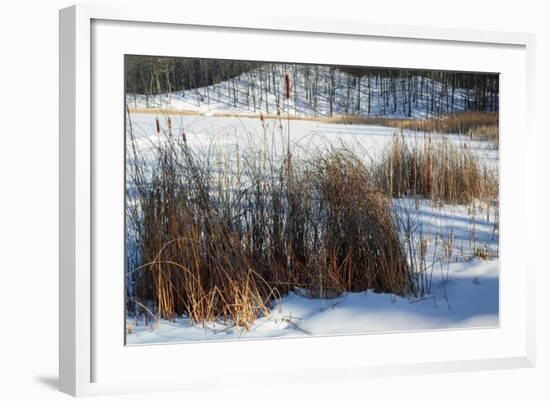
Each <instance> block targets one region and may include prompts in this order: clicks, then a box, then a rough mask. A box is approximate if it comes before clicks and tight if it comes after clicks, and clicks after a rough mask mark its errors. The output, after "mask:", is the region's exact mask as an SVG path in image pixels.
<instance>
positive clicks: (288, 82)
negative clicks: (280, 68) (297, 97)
mask: <svg viewBox="0 0 550 401" xmlns="http://www.w3.org/2000/svg"><path fill="white" fill-rule="evenodd" d="M285 87H286V98H287V100H288V99H290V75H289V74H288V72H287V73H286V74H285Z"/></svg>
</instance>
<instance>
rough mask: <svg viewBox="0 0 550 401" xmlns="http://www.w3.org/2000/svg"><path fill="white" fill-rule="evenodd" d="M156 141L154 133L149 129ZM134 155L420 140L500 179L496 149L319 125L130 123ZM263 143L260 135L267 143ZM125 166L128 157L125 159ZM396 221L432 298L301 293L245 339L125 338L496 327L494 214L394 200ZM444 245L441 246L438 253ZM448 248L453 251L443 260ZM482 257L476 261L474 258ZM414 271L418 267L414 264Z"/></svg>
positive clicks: (135, 335) (161, 332)
mask: <svg viewBox="0 0 550 401" xmlns="http://www.w3.org/2000/svg"><path fill="white" fill-rule="evenodd" d="M157 119H158V121H159V128H160V130H161V134H160V135H157V133H156V124H157V122H156V120H157ZM130 123H131V126H132V129H133V132H134V135H135V137H136V143H137V144H138V148H139V150H140V154H144V155H146V154H147V152H148V151H151V150H152V149H154V148H155V147H156V146H158V144H159V143H160V142H161V141H163V138H164V137H165V136H166V135H173V136H181V135H182V134H185V138H186V140H187V142H188V144H189V145H190V146H192V147H194V148H196V149H199V150H202V151H208V150H209V149H211V148H212V146H213V144H215V145H214V146H215V147H218V148H223V149H225V150H226V151H227V150H232V149H238V148H239V147H240V148H241V149H242V148H243V147H244V145H245V144H250V143H251V141H252V142H255V141H261V140H266V139H265V138H266V136H267V135H269V137H270V138H271V140H272V141H273V142H277V141H279V142H278V143H280V144H283V143H284V142H285V141H286V140H287V139H286V138H287V133H288V129H289V128H290V142H291V143H292V145H293V147H296V148H300V147H303V148H307V149H312V148H314V149H323V148H326V147H328V146H331V144H334V143H338V142H340V143H344V144H346V145H347V146H350V147H352V148H353V149H354V150H355V151H357V152H358V153H360V154H364V155H365V158H366V160H367V159H368V158H374V157H376V155H377V154H378V153H379V152H380V151H381V150H382V149H384V148H385V147H386V146H388V145H389V144H390V143H391V141H392V138H394V136H395V135H402V136H403V137H404V138H405V140H406V141H407V142H409V143H411V144H421V143H422V141H425V140H441V138H442V137H445V138H446V139H445V140H449V141H451V142H453V143H455V144H457V145H458V146H464V147H466V146H467V147H469V148H470V149H471V150H472V152H473V154H474V155H475V156H476V157H478V158H479V159H480V160H483V161H484V162H485V163H486V165H487V166H488V167H489V168H492V169H498V151H497V150H495V149H494V147H493V145H491V144H489V143H486V142H482V141H471V140H469V139H467V138H465V137H463V136H455V135H447V136H443V135H441V134H435V136H434V134H432V135H428V134H423V133H418V132H407V131H405V132H401V131H398V130H397V129H395V128H388V127H380V126H370V125H344V124H326V123H321V122H316V121H311V120H290V121H287V120H285V119H284V118H283V119H282V120H278V119H265V120H264V121H262V120H260V118H244V117H212V116H206V115H171V116H170V123H169V122H168V115H167V114H159V115H155V114H150V113H133V112H131V113H130V121H128V122H127V124H130ZM266 133H267V134H266ZM129 157H131V155H130V153H129ZM394 205H395V208H396V212H397V215H398V219H403V220H404V219H408V220H409V221H412V222H413V224H414V225H415V226H417V227H418V228H419V229H420V230H422V232H423V233H424V234H423V235H424V236H425V238H426V240H427V243H428V251H427V253H426V256H425V260H422V263H424V265H425V266H426V268H427V269H429V272H430V280H431V292H430V293H429V294H428V295H426V296H423V297H418V298H402V297H399V296H395V295H389V294H377V293H374V292H372V291H365V292H359V293H344V294H343V295H341V296H339V297H337V298H333V299H309V298H307V297H305V296H304V294H303V293H302V292H301V291H300V289H296V291H294V292H291V293H290V294H288V295H286V296H285V297H283V298H282V299H280V300H279V302H278V303H277V304H276V305H273V306H272V308H271V313H270V315H269V316H264V317H261V318H259V319H257V320H256V321H255V322H254V323H253V325H252V327H251V329H250V330H249V331H246V330H243V329H240V328H238V327H233V326H231V325H229V326H227V325H224V324H223V322H210V323H208V324H205V325H204V326H196V325H193V324H192V323H191V322H190V321H189V320H187V319H186V318H185V317H180V318H178V319H176V320H175V321H164V320H163V321H160V323H159V322H157V321H155V320H148V321H145V318H144V317H143V316H141V317H139V318H133V317H131V318H128V320H127V326H128V325H131V326H132V334H127V336H126V340H127V343H128V344H146V343H163V342H182V341H203V340H229V339H239V338H241V339H247V338H272V337H300V336H311V335H319V336H322V335H334V334H358V333H374V332H388V331H409V330H432V329H451V328H473V327H476V328H477V327H496V326H498V322H499V318H498V316H499V258H498V252H499V249H498V228H497V227H496V222H497V221H498V218H497V212H498V205H497V206H496V209H495V206H494V205H477V206H472V205H470V206H457V205H435V204H432V203H431V202H429V201H427V200H411V199H394ZM444 244H446V245H444ZM445 246H447V248H449V246H450V250H448V251H446V252H443V248H444V247H445ZM480 256H481V257H480ZM419 262H420V261H416V263H419Z"/></svg>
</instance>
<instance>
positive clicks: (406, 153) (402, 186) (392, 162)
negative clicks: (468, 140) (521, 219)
mask: <svg viewBox="0 0 550 401" xmlns="http://www.w3.org/2000/svg"><path fill="white" fill-rule="evenodd" d="M373 177H374V180H375V182H376V185H377V187H379V188H381V190H382V191H383V192H384V193H386V194H388V195H389V196H392V197H398V198H400V197H404V196H413V197H415V196H422V197H425V198H427V199H431V200H435V201H440V202H445V203H461V204H468V203H470V202H472V201H474V200H478V199H480V200H484V201H493V200H495V199H497V198H498V176H497V173H496V172H495V171H494V170H492V169H490V168H488V167H487V166H485V165H484V164H483V163H481V162H480V161H479V160H478V159H477V158H476V157H475V156H474V155H473V153H472V151H471V150H470V148H469V147H468V146H467V145H466V144H465V145H464V146H458V145H454V144H452V143H451V142H450V141H449V140H448V139H445V138H437V137H436V138H435V139H433V140H432V139H431V138H430V139H429V140H426V141H423V142H422V144H412V145H411V144H409V143H407V142H406V140H405V139H404V138H403V137H402V136H400V135H395V136H394V138H393V140H392V143H391V144H390V146H389V147H388V148H387V149H386V151H385V152H384V155H383V156H382V158H381V160H380V161H379V162H378V163H377V164H375V166H374V168H373Z"/></svg>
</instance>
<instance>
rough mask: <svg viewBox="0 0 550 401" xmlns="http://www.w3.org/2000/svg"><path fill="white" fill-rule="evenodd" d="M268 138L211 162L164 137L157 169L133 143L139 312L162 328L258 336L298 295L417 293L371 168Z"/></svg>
mask: <svg viewBox="0 0 550 401" xmlns="http://www.w3.org/2000/svg"><path fill="white" fill-rule="evenodd" d="M263 127H264V128H263V129H264V132H263V134H264V140H263V141H260V142H261V143H260V144H259V145H258V144H251V145H249V146H248V147H247V148H243V149H239V148H238V147H237V148H236V149H231V150H227V149H221V150H218V151H216V150H212V149H210V151H209V152H207V153H200V152H198V151H196V149H194V148H193V147H192V146H191V145H189V144H188V142H187V139H186V136H185V135H182V133H180V134H178V135H174V136H172V133H171V132H170V133H162V141H159V143H158V144H157V145H156V146H155V147H153V149H152V150H151V151H150V152H149V154H148V156H147V157H148V160H144V156H143V154H142V153H141V152H140V151H139V149H138V146H137V145H136V141H135V139H134V138H133V134H132V132H130V134H129V143H128V147H129V155H130V157H129V158H128V159H127V171H128V184H127V187H128V200H127V219H128V222H129V227H130V228H129V231H128V237H129V239H130V241H131V242H133V243H134V244H135V248H136V249H137V254H138V255H139V257H138V258H137V259H138V260H139V261H137V262H134V263H133V265H134V267H132V268H130V269H129V271H128V280H131V281H132V283H133V286H132V287H133V288H135V289H136V291H134V296H135V298H136V304H140V305H146V304H147V305H151V304H152V305H151V307H150V309H151V310H153V311H154V314H155V316H156V317H157V318H163V319H170V320H172V319H175V318H176V317H177V316H179V315H185V316H187V317H188V318H189V319H191V320H192V321H193V322H195V323H199V324H204V323H205V322H208V321H218V320H224V321H225V322H230V323H231V324H234V325H237V326H240V327H244V328H249V327H250V324H251V323H252V322H253V321H254V320H255V319H257V318H258V317H260V316H266V315H268V314H269V310H270V307H271V306H272V304H273V302H274V301H276V300H277V299H278V298H279V297H280V296H282V295H284V294H286V293H287V292H288V291H291V290H294V289H297V288H300V289H303V290H304V291H305V293H306V294H307V295H308V296H311V297H322V298H326V297H332V296H336V295H339V294H341V293H342V292H344V291H364V290H367V289H370V290H374V291H378V292H389V293H393V294H401V295H407V294H411V293H414V291H415V284H414V283H415V281H414V279H413V273H412V271H411V269H410V267H409V264H408V261H407V257H406V253H405V251H404V250H403V248H402V245H401V241H400V238H399V232H398V229H397V222H396V216H395V212H394V209H393V207H392V204H391V199H390V198H388V197H387V196H386V194H385V193H383V192H382V191H380V190H378V189H377V187H376V186H375V181H374V178H373V177H372V173H371V171H370V169H369V168H368V167H367V166H366V165H365V164H364V163H363V161H362V160H361V159H360V158H358V157H357V156H356V155H355V154H354V153H353V152H352V151H351V150H349V149H346V148H345V147H343V146H339V147H335V148H330V149H327V150H325V151H319V152H305V153H304V152H303V151H302V152H298V151H295V149H292V146H291V145H286V146H282V147H281V146H278V147H275V146H273V145H271V143H273V141H274V140H273V137H275V136H276V133H274V132H269V130H268V129H267V127H266V126H265V125H264V126H263ZM275 127H276V126H275ZM273 129H277V128H273ZM129 130H130V131H131V126H130V127H129ZM268 136H271V138H272V139H271V140H268V139H267V138H268ZM277 149H279V150H277Z"/></svg>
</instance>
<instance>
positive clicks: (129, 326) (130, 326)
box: [128, 322, 134, 334]
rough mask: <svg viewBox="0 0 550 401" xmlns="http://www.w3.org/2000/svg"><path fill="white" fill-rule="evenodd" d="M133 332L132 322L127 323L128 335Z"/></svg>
mask: <svg viewBox="0 0 550 401" xmlns="http://www.w3.org/2000/svg"><path fill="white" fill-rule="evenodd" d="M133 332H134V326H133V325H132V322H130V323H128V334H132V333H133Z"/></svg>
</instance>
